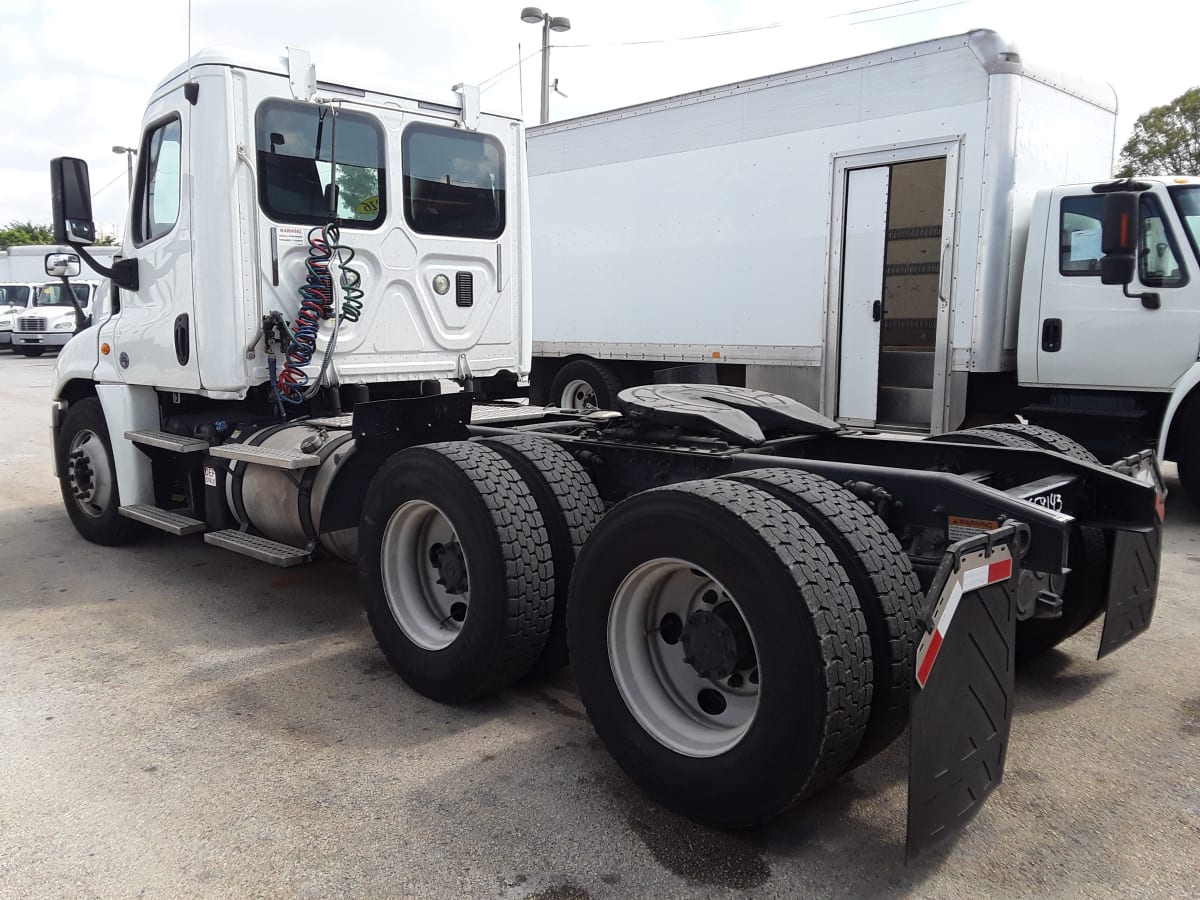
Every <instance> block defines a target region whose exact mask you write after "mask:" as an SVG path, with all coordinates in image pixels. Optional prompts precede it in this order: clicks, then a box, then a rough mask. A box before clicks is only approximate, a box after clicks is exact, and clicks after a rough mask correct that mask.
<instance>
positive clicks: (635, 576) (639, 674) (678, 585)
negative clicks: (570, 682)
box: [608, 558, 761, 758]
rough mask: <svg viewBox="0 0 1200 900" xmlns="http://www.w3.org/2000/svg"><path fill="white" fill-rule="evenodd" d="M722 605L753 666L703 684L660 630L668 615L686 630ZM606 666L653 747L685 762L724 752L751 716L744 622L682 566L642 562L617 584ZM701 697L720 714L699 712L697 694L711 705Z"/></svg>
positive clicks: (697, 571) (716, 585) (755, 695)
mask: <svg viewBox="0 0 1200 900" xmlns="http://www.w3.org/2000/svg"><path fill="white" fill-rule="evenodd" d="M714 593H715V595H716V597H717V599H716V601H715V602H714V601H713V600H712V595H713V594H714ZM724 604H730V605H731V606H732V609H733V611H734V612H735V613H736V615H737V617H738V618H739V619H740V621H741V623H742V624H743V625H744V626H745V629H746V635H747V637H748V640H749V646H750V649H751V651H752V653H753V658H754V665H753V667H752V670H751V669H748V668H737V669H735V672H734V673H733V675H731V676H729V677H728V678H721V679H712V678H704V677H702V676H701V675H700V673H699V672H697V671H696V670H695V668H694V667H693V666H692V665H690V664H688V663H687V662H685V661H684V657H685V655H686V653H685V649H684V640H683V639H682V638H681V639H678V640H676V641H674V642H672V641H670V640H669V638H670V637H671V636H672V635H671V634H670V633H668V632H667V630H666V629H665V628H664V622H666V617H667V615H668V614H674V615H676V616H678V617H679V618H680V620H681V621H682V622H683V623H687V622H688V621H689V619H690V618H691V617H692V616H693V614H695V613H696V612H697V611H698V610H709V611H711V610H714V609H715V608H716V607H717V606H718V605H720V606H723V605H724ZM608 659H609V665H610V666H611V668H612V672H613V677H614V679H615V681H616V685H617V690H618V691H619V692H620V694H621V698H622V699H623V700H624V701H625V705H626V707H627V708H628V709H629V711H630V713H632V714H633V716H634V718H635V719H637V720H638V723H639V724H640V725H641V726H642V728H644V729H645V730H646V732H647V733H648V734H650V735H651V736H652V737H653V738H654V739H655V740H656V741H658V742H659V743H660V744H662V745H663V746H665V747H667V748H669V749H671V750H674V751H675V752H677V753H680V754H682V755H684V756H690V757H698V758H704V757H712V756H719V755H720V754H722V753H726V752H728V751H729V750H731V749H733V748H734V747H735V746H737V744H738V743H739V742H740V741H741V740H742V738H744V737H745V735H746V733H747V732H748V731H749V730H750V727H751V726H752V725H753V724H754V721H755V718H756V717H757V715H758V707H759V694H760V689H761V687H760V684H759V677H758V665H757V659H758V650H757V645H756V643H755V641H754V635H753V632H751V631H750V628H749V624H748V623H746V619H745V615H744V613H743V612H742V609H741V607H740V606H738V604H737V601H736V600H735V599H734V598H733V596H732V595H731V594H730V593H729V592H728V591H727V590H725V588H724V587H723V586H722V585H721V583H720V582H719V581H717V579H715V578H713V577H712V575H710V574H709V573H708V572H707V571H705V570H704V569H703V568H702V567H699V566H696V565H693V564H692V563H689V562H686V561H684V560H681V559H666V558H660V559H652V560H649V561H647V562H644V563H642V564H641V565H640V566H638V567H637V568H636V569H634V570H633V571H632V572H630V573H629V574H628V575H627V576H626V577H625V579H624V581H622V582H621V585H620V586H619V587H618V588H617V591H616V594H615V595H614V597H613V602H612V605H611V606H610V607H609V615H608ZM734 676H738V677H739V678H740V684H737V683H736V680H735V679H734ZM704 692H713V693H716V694H719V695H720V696H721V698H722V700H723V703H724V708H723V709H722V711H721V712H719V713H715V714H714V712H713V711H712V705H711V702H710V703H709V704H707V708H705V705H703V704H702V702H701V699H702V694H704V698H705V699H708V700H709V701H712V700H713V698H712V697H711V695H709V694H706V693H704Z"/></svg>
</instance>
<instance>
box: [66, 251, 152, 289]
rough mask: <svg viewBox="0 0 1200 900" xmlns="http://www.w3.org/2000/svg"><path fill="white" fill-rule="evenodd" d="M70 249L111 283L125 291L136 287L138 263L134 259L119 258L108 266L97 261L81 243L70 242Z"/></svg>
mask: <svg viewBox="0 0 1200 900" xmlns="http://www.w3.org/2000/svg"><path fill="white" fill-rule="evenodd" d="M71 249H72V250H75V251H76V252H77V253H78V254H79V255H80V256H82V257H83V260H84V262H86V263H87V264H88V265H89V266H91V267H92V268H93V269H95V270H96V271H97V272H98V273H100V274H101V275H103V276H104V277H105V278H109V279H111V280H112V283H113V284H115V285H116V286H117V287H119V288H121V289H123V290H126V291H136V290H137V289H138V264H137V260H136V259H119V260H117V261H116V262H114V263H113V264H112V266H111V267H110V266H105V265H101V264H100V263H99V262H97V261H96V258H95V257H94V256H92V254H90V253H88V252H87V247H86V246H85V245H83V244H71Z"/></svg>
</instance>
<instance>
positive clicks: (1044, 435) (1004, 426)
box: [978, 422, 1100, 466]
mask: <svg viewBox="0 0 1200 900" xmlns="http://www.w3.org/2000/svg"><path fill="white" fill-rule="evenodd" d="M978 430H980V431H991V432H997V431H999V432H1003V433H1005V434H1015V435H1018V436H1020V437H1023V438H1025V440H1027V441H1029V442H1030V443H1033V444H1037V445H1038V446H1039V447H1045V448H1046V449H1047V450H1053V451H1055V452H1056V453H1061V454H1063V456H1069V457H1071V459H1077V460H1079V461H1080V462H1088V463H1092V464H1094V465H1097V466H1098V465H1100V460H1099V459H1098V458H1097V457H1096V455H1095V454H1094V453H1092V451H1091V450H1089V449H1087V447H1085V446H1083V444H1081V443H1079V442H1078V441H1076V440H1074V439H1073V438H1069V437H1067V436H1066V435H1065V434H1060V433H1059V432H1057V431H1054V430H1053V429H1050V428H1043V427H1042V426H1041V425H1027V424H1026V423H1024V422H996V423H994V424H992V425H981V426H980V427H979V429H978Z"/></svg>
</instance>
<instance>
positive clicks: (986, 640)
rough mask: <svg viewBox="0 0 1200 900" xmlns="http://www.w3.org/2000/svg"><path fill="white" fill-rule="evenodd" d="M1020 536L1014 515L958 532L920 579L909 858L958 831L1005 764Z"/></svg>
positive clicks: (1023, 534) (1023, 542)
mask: <svg viewBox="0 0 1200 900" xmlns="http://www.w3.org/2000/svg"><path fill="white" fill-rule="evenodd" d="M1028 544H1029V531H1028V529H1027V528H1026V526H1024V525H1021V524H1018V523H1010V524H1008V525H1005V526H1004V527H1002V528H997V529H995V530H993V531H989V532H986V533H984V534H980V535H976V536H974V537H971V538H968V539H966V540H963V541H959V542H957V543H955V544H953V545H952V546H951V547H950V548H949V549H948V550H947V551H946V556H945V557H944V558H943V560H942V564H941V566H940V567H939V568H938V572H937V575H936V576H934V579H933V582H932V584H930V586H929V592H928V594H927V595H926V604H925V609H926V613H925V627H926V632H925V637H924V638H923V639H922V640H921V643H920V645H919V646H918V648H917V665H916V680H917V689H916V690H915V691H914V693H913V699H912V708H911V728H910V730H911V739H910V744H909V762H908V841H907V845H906V855H907V858H908V859H910V860H911V859H913V858H915V857H916V856H918V855H920V854H921V853H924V852H925V851H927V850H929V849H931V848H933V847H935V846H937V845H938V844H941V843H942V842H944V841H946V840H948V839H950V838H951V837H953V836H954V835H956V834H958V833H959V832H960V831H962V829H963V828H964V827H966V825H967V823H968V822H970V821H971V819H972V818H974V816H975V814H976V813H977V812H978V811H979V809H980V807H982V806H983V803H984V801H985V800H987V798H988V795H990V794H991V792H992V791H993V790H995V788H996V786H997V785H999V784H1000V779H1001V777H1002V775H1003V774H1004V758H1005V755H1006V753H1007V750H1008V732H1009V727H1010V726H1011V724H1012V713H1013V693H1014V671H1015V655H1014V647H1015V644H1016V623H1017V591H1016V585H1017V577H1016V576H1017V574H1018V571H1019V569H1020V559H1021V557H1022V556H1024V554H1025V551H1026V550H1027V549H1028Z"/></svg>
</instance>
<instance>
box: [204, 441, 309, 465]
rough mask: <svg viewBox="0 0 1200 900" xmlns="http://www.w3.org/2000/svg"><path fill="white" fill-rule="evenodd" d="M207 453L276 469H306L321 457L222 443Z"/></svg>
mask: <svg viewBox="0 0 1200 900" xmlns="http://www.w3.org/2000/svg"><path fill="white" fill-rule="evenodd" d="M209 453H210V454H211V455H212V456H219V457H221V458H222V459H237V460H241V461H242V462H246V463H256V464H257V465H260V466H273V467H274V468H276V469H307V468H309V467H310V466H319V465H320V464H321V457H319V456H317V455H316V454H315V453H301V452H300V451H299V450H273V449H271V448H270V447H249V446H247V445H246V444H222V445H221V446H219V447H213V448H212V450H210V451H209Z"/></svg>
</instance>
